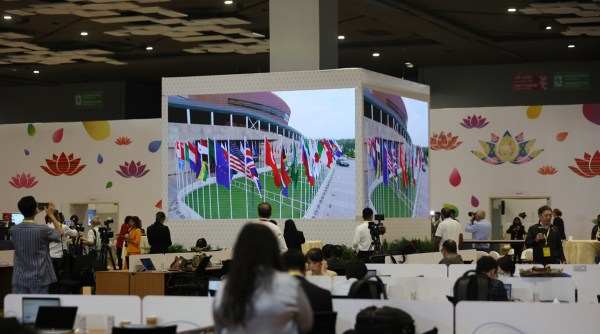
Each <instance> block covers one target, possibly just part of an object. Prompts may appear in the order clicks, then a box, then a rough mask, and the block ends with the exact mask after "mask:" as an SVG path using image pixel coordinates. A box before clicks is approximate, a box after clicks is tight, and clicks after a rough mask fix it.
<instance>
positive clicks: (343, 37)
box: [338, 35, 346, 40]
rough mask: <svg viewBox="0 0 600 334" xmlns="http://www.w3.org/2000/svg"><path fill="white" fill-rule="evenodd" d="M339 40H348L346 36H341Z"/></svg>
mask: <svg viewBox="0 0 600 334" xmlns="http://www.w3.org/2000/svg"><path fill="white" fill-rule="evenodd" d="M338 39H339V40H342V39H346V36H344V35H339V36H338Z"/></svg>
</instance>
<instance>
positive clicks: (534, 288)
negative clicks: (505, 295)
mask: <svg viewBox="0 0 600 334" xmlns="http://www.w3.org/2000/svg"><path fill="white" fill-rule="evenodd" d="M499 279H500V280H501V281H502V282H504V283H509V284H513V288H514V287H515V286H516V287H518V288H521V287H527V286H531V292H532V295H531V300H529V298H527V300H524V299H521V298H520V297H518V298H519V299H521V300H522V301H537V300H540V301H549V300H550V301H552V300H554V299H558V300H559V301H563V302H569V303H574V302H575V282H574V281H573V279H572V278H570V277H500V278H499ZM513 297H514V293H513Z"/></svg>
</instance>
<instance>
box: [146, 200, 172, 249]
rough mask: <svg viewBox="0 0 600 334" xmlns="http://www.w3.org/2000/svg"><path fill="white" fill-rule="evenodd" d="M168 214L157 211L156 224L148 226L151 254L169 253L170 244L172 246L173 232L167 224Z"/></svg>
mask: <svg viewBox="0 0 600 334" xmlns="http://www.w3.org/2000/svg"><path fill="white" fill-rule="evenodd" d="M166 220H167V216H166V215H165V213H164V212H162V211H158V212H157V213H156V220H154V224H152V225H150V226H149V227H148V232H147V233H146V234H147V235H148V243H149V244H150V254H164V253H168V251H169V246H171V244H172V242H171V232H170V231H169V227H167V226H165V221H166Z"/></svg>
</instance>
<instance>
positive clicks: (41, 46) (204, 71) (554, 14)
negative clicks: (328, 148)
mask: <svg viewBox="0 0 600 334" xmlns="http://www.w3.org/2000/svg"><path fill="white" fill-rule="evenodd" d="M511 6H515V8H517V11H516V12H514V13H509V12H508V11H507V10H508V8H509V7H511ZM0 12H2V14H4V15H5V16H6V15H9V16H10V17H11V18H10V19H7V18H4V19H3V18H1V17H0V85H4V86H15V85H55V84H61V83H72V82H94V81H113V80H125V81H132V82H140V83H149V84H158V83H160V78H162V77H173V76H192V75H213V74H237V73H254V72H268V71H269V53H268V51H269V1H267V0H264V1H261V0H234V1H233V4H231V5H225V4H224V1H223V0H134V1H131V0H129V1H127V0H45V1H16V0H0ZM337 21H338V33H339V34H340V35H344V36H345V39H344V40H338V41H336V43H338V45H339V64H338V65H339V67H362V68H366V69H369V70H373V71H377V72H382V73H386V74H389V75H393V76H398V77H405V78H408V79H411V80H417V73H418V70H419V69H420V68H423V67H432V66H455V65H484V64H514V63H539V62H561V61H591V60H599V59H600V1H579V2H560V1H556V0H554V1H523V0H512V1H511V0H504V1H500V0H485V1H471V0H454V1H447V0H338V19H337ZM547 26H550V27H551V29H549V30H548V29H546V27H547ZM82 31H85V32H87V33H88V35H87V36H82V35H81V32H82ZM569 44H573V45H575V47H574V48H568V47H567V46H568V45H569ZM147 46H152V47H153V49H152V50H146V47H147ZM374 52H378V53H379V54H380V56H379V57H373V56H372V54H373V53H374ZM406 62H410V63H412V64H413V66H414V67H412V68H409V67H407V66H406V65H405V63H406ZM34 70H37V71H39V73H37V74H34Z"/></svg>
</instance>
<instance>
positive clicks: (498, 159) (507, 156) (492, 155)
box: [471, 131, 544, 165]
mask: <svg viewBox="0 0 600 334" xmlns="http://www.w3.org/2000/svg"><path fill="white" fill-rule="evenodd" d="M479 144H480V145H481V147H482V148H483V152H478V151H471V153H473V154H474V155H475V156H476V157H478V158H479V159H481V160H482V161H484V162H487V163H488V164H491V165H501V164H503V163H505V162H510V163H512V164H524V163H526V162H529V161H531V160H533V159H534V158H535V157H537V156H538V155H540V153H542V152H544V149H543V148H542V149H538V150H535V151H533V152H531V149H532V148H533V145H535V139H531V140H524V138H523V132H521V133H519V134H518V135H516V136H515V137H514V138H513V136H512V135H511V134H510V132H508V131H506V132H505V133H504V135H503V136H502V138H500V137H498V136H497V135H495V134H493V133H492V138H491V140H490V141H488V142H486V141H483V140H480V141H479Z"/></svg>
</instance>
